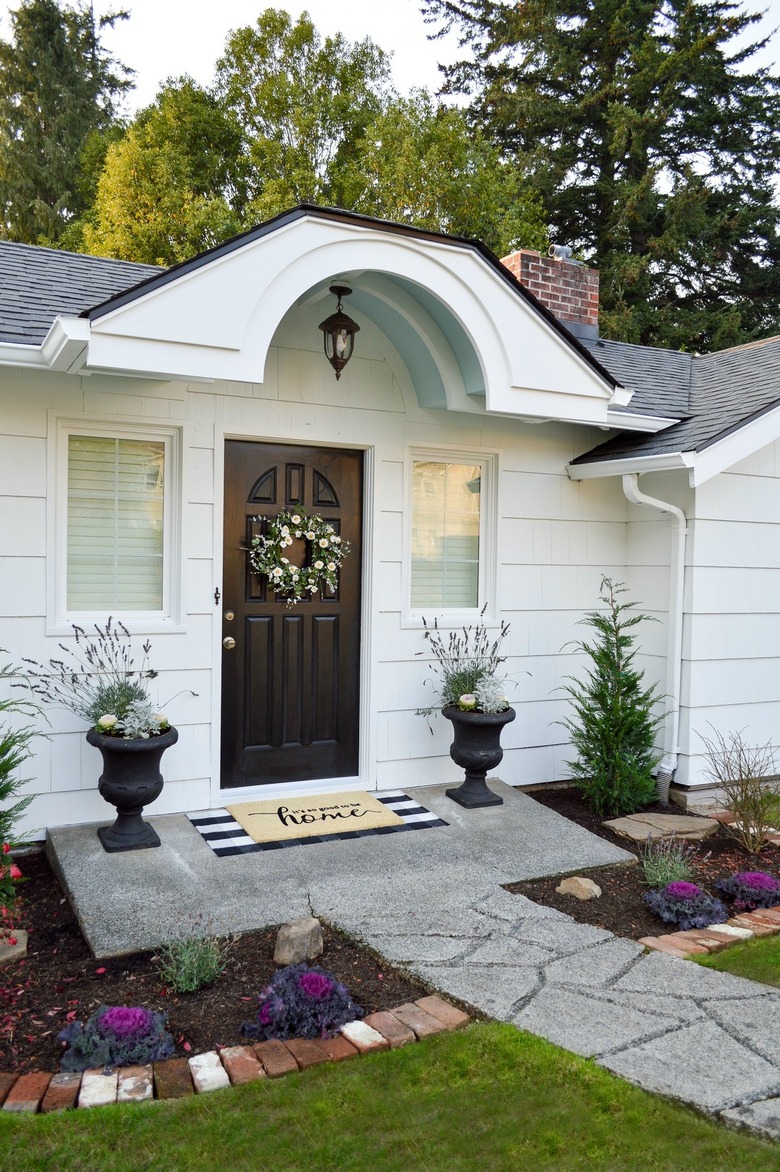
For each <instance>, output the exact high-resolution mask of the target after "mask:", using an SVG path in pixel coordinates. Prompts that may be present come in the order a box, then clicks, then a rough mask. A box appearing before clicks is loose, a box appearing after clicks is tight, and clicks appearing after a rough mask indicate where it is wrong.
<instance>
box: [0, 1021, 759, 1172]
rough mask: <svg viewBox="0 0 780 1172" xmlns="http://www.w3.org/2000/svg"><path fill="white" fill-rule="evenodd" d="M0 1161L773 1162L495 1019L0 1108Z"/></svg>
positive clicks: (139, 1165)
mask: <svg viewBox="0 0 780 1172" xmlns="http://www.w3.org/2000/svg"><path fill="white" fill-rule="evenodd" d="M724 1078H725V1079H727V1078H728V1072H727V1071H724ZM0 1166H1V1167H4V1168H8V1169H13V1170H14V1172H25V1170H26V1169H47V1170H50V1169H56V1172H67V1170H69V1169H77V1170H78V1172H84V1170H92V1169H95V1170H97V1172H102V1170H103V1169H109V1168H110V1169H111V1170H112V1172H124V1170H127V1172H136V1170H139V1169H147V1168H148V1169H151V1168H154V1169H165V1170H166V1172H169V1170H173V1172H175V1170H178V1169H197V1170H198V1172H201V1170H203V1169H207V1168H219V1167H225V1168H228V1167H229V1168H230V1169H231V1170H232V1169H253V1170H254V1169H261V1170H262V1169H269V1170H273V1172H276V1170H278V1169H300V1170H301V1172H303V1170H304V1169H305V1170H306V1172H309V1170H310V1169H333V1170H334V1172H335V1170H337V1169H338V1172H347V1170H349V1169H359V1170H360V1172H363V1170H366V1169H369V1170H370V1172H382V1170H384V1169H399V1170H401V1169H404V1170H406V1169H413V1170H415V1172H416V1170H418V1169H423V1170H429V1169H433V1170H438V1169H441V1170H442V1172H445V1170H446V1172H450V1170H453V1169H456V1170H457V1169H474V1170H475V1172H476V1170H477V1169H479V1170H480V1172H483V1170H486V1169H489V1170H491V1172H492V1170H494V1169H499V1170H500V1169H512V1170H513V1172H514V1170H521V1172H522V1170H525V1169H528V1170H531V1169H533V1170H534V1172H537V1170H544V1169H550V1170H555V1172H576V1170H577V1169H583V1168H587V1169H603V1170H605V1172H620V1170H626V1172H629V1170H630V1172H637V1170H638V1169H642V1172H648V1170H652V1169H658V1170H661V1169H663V1172H669V1170H670V1169H672V1170H675V1172H677V1170H684V1169H691V1170H693V1169H696V1170H697V1172H700V1170H701V1169H702V1168H704V1169H706V1170H707V1172H721V1170H722V1172H733V1170H734V1169H735V1168H739V1170H740V1172H751V1170H753V1169H755V1170H756V1172H758V1170H759V1169H760V1170H761V1172H772V1170H773V1169H774V1170H778V1172H780V1145H778V1146H774V1145H771V1144H768V1143H764V1142H763V1141H761V1140H758V1139H755V1138H753V1137H752V1136H749V1135H745V1134H743V1133H737V1132H732V1131H729V1130H727V1129H726V1128H725V1127H723V1126H720V1125H719V1124H716V1123H713V1122H711V1121H709V1120H708V1119H704V1118H701V1117H699V1116H697V1115H696V1114H694V1113H693V1112H691V1111H688V1110H686V1109H685V1108H684V1107H680V1106H677V1105H675V1104H673V1103H669V1102H667V1101H666V1100H664V1099H660V1098H656V1097H654V1096H652V1095H649V1094H646V1093H645V1092H644V1091H640V1090H638V1089H637V1088H636V1087H633V1086H631V1085H630V1084H629V1083H626V1082H623V1081H621V1080H620V1079H617V1078H614V1077H612V1076H611V1075H609V1074H608V1073H606V1072H605V1071H603V1070H600V1069H599V1068H598V1067H597V1066H595V1065H594V1064H593V1063H591V1062H587V1061H585V1060H584V1059H580V1058H577V1057H575V1056H574V1055H571V1054H567V1053H565V1052H564V1051H562V1050H559V1049H557V1048H556V1047H554V1046H551V1045H550V1044H548V1043H547V1042H544V1041H541V1040H540V1039H538V1038H534V1037H532V1036H531V1035H529V1034H523V1033H521V1032H520V1031H518V1030H516V1029H514V1028H513V1027H511V1026H506V1025H498V1024H495V1023H491V1024H488V1025H480V1024H474V1025H472V1026H470V1027H469V1028H468V1029H466V1030H463V1031H460V1032H458V1033H454V1034H447V1035H440V1036H439V1037H437V1038H433V1039H431V1040H429V1041H426V1042H423V1043H421V1044H419V1045H416V1046H410V1047H408V1048H406V1049H403V1050H396V1051H393V1052H392V1053H388V1054H378V1055H374V1056H372V1057H368V1058H361V1059H357V1060H353V1061H352V1062H347V1063H343V1064H340V1065H337V1066H327V1067H318V1068H316V1069H314V1070H311V1071H308V1072H306V1073H305V1074H301V1075H292V1076H289V1077H287V1078H285V1079H281V1080H279V1081H276V1082H263V1083H255V1084H253V1085H252V1086H248V1087H241V1088H238V1089H235V1090H229V1091H219V1092H216V1093H213V1094H210V1095H203V1096H199V1097H197V1098H192V1099H188V1100H184V1101H178V1102H170V1103H159V1104H154V1105H148V1106H124V1107H104V1108H95V1109H93V1110H91V1111H73V1112H68V1113H65V1114H62V1115H47V1116H30V1117H25V1118H23V1117H19V1116H3V1115H2V1113H0Z"/></svg>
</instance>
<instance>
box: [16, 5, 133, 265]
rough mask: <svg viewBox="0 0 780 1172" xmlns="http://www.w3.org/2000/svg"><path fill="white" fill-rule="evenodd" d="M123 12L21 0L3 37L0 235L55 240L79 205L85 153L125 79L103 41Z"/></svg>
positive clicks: (107, 121) (112, 111)
mask: <svg viewBox="0 0 780 1172" xmlns="http://www.w3.org/2000/svg"><path fill="white" fill-rule="evenodd" d="M125 16H126V14H125V13H118V14H115V15H111V16H107V17H104V18H102V19H101V20H100V21H99V22H98V25H97V28H96V26H95V21H94V17H93V14H92V12H91V9H90V8H88V7H85V6H78V7H72V8H71V7H60V5H59V4H58V3H57V2H56V0H22V3H21V5H20V7H19V8H18V9H17V10H16V11H15V12H13V13H12V14H11V27H12V31H13V40H12V41H11V42H7V41H0V236H2V237H4V238H8V239H13V240H19V241H22V242H24V243H28V244H34V243H40V242H42V243H56V242H57V241H58V240H59V239H60V237H61V235H62V233H63V231H64V229H65V227H66V225H67V224H68V222H69V221H70V220H72V219H73V218H74V217H76V216H78V215H79V214H80V213H81V212H82V211H83V209H84V206H85V194H86V193H85V191H84V188H83V186H82V183H81V161H82V151H83V150H84V148H85V144H86V142H87V140H88V138H89V136H90V135H91V134H92V133H93V132H95V131H98V132H104V131H106V130H107V129H108V128H109V127H110V126H111V125H112V123H114V121H115V119H116V116H117V100H118V99H119V98H120V97H121V95H122V94H123V93H124V92H125V91H126V90H127V89H128V88H129V87H130V85H131V84H132V83H131V81H130V71H129V70H127V69H125V67H124V66H122V65H118V64H117V63H116V62H115V61H113V60H112V59H111V57H110V56H109V55H108V54H107V53H106V51H105V50H104V49H103V47H102V45H101V43H100V33H101V31H102V30H103V29H104V28H105V27H107V26H113V25H114V23H115V22H116V21H117V20H122V19H124V17H125Z"/></svg>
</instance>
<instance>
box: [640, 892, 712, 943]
mask: <svg viewBox="0 0 780 1172" xmlns="http://www.w3.org/2000/svg"><path fill="white" fill-rule="evenodd" d="M642 899H643V900H644V901H645V903H646V904H647V906H648V907H649V908H650V910H651V911H652V912H655V914H656V915H657V916H660V917H661V919H662V920H665V921H666V922H667V923H669V924H677V925H678V926H679V927H680V928H681V929H682V931H685V930H686V929H687V928H706V927H708V926H709V925H710V924H725V922H726V920H727V919H728V918H729V914H728V912H727V911H726V908H725V906H724V904H722V903H721V901H720V900H719V899H715V897H714V896H712V895H708V894H707V892H706V891H702V890H701V888H700V887H697V886H696V884H695V883H686V882H685V881H684V880H679V881H678V882H676V883H667V885H666V887H663V888H661V889H660V890H659V891H646V892H645V893H644V895H643V896H642Z"/></svg>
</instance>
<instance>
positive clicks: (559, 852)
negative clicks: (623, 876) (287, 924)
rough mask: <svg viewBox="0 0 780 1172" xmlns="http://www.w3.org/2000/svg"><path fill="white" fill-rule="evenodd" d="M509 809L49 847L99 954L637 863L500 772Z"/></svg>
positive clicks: (83, 829)
mask: <svg viewBox="0 0 780 1172" xmlns="http://www.w3.org/2000/svg"><path fill="white" fill-rule="evenodd" d="M491 786H492V787H493V788H494V789H495V790H496V791H497V792H500V794H501V796H502V797H503V799H504V805H503V806H494V807H489V808H487V809H483V810H464V809H463V808H462V807H460V806H458V805H457V804H456V803H454V802H452V801H451V800H450V799H449V798H448V797H447V796H446V794H445V789H446V788H447V787H446V786H435V787H430V788H428V787H426V788H423V789H415V790H413V791H412V792H413V794H414V796H415V798H417V799H418V800H419V801H420V802H421V803H422V804H423V805H424V806H426V807H427V808H428V809H430V810H433V811H434V812H435V813H436V814H438V815H439V816H440V817H441V818H443V819H444V820H445V821H446V822H448V823H449V825H448V826H446V827H440V828H436V829H431V830H424V831H419V832H416V833H411V834H394V835H384V836H383V835H376V836H373V837H368V838H361V839H352V840H350V841H346V842H330V843H322V844H310V845H305V846H297V847H290V848H288V849H284V850H276V851H263V852H257V853H255V854H247V855H235V856H231V857H228V858H217V856H216V855H214V854H213V852H212V851H211V849H210V848H209V847H208V846H207V845H206V843H205V842H204V841H203V839H202V838H201V836H200V835H199V834H198V832H197V831H196V830H195V828H194V827H193V826H192V824H191V823H190V821H189V819H188V818H186V817H185V816H184V815H183V814H174V815H168V816H164V817H159V818H154V817H152V818H150V819H149V821H150V822H151V823H152V825H153V826H154V828H155V830H156V831H157V833H158V834H159V835H160V839H161V843H162V845H161V846H160V847H158V848H156V849H153V850H142V851H133V852H128V853H126V854H107V853H106V852H105V851H104V850H103V848H102V846H101V844H100V842H99V840H98V838H97V834H96V825H94V824H91V825H87V826H76V827H59V828H54V829H52V830H50V831H49V834H48V838H47V853H48V855H49V859H50V861H51V863H52V866H53V867H54V869H55V871H56V872H57V874H58V876H59V878H60V881H61V882H62V885H63V887H64V888H65V891H66V892H67V894H68V898H69V899H70V901H71V903H72V905H73V908H74V911H75V913H76V915H77V917H78V920H79V923H80V925H81V928H82V931H83V933H84V936H85V938H86V940H87V942H88V944H89V946H90V948H91V949H92V951H93V953H94V954H95V956H96V957H107V956H121V955H122V954H125V953H129V952H136V951H139V950H143V949H149V948H154V947H156V946H157V945H159V944H160V943H162V942H163V941H164V940H166V939H170V938H171V937H172V936H174V935H175V934H181V933H192V934H197V935H204V934H214V935H222V934H227V933H231V932H245V931H249V930H252V929H256V928H263V927H266V926H267V925H270V924H278V923H281V922H284V921H287V920H293V919H298V918H300V917H301V916H306V915H311V914H314V915H319V916H324V917H325V918H328V919H331V920H333V921H336V922H339V923H342V924H349V923H350V922H355V921H359V920H361V919H363V918H365V917H367V916H376V915H377V914H379V915H386V916H387V917H388V921H389V920H391V919H392V920H394V921H395V923H396V929H397V927H398V923H399V921H400V922H402V923H404V924H405V925H406V926H408V928H409V929H410V930H412V931H413V930H414V928H413V925H414V924H415V921H416V920H417V919H418V918H419V917H425V918H428V919H429V918H430V916H431V914H434V915H437V914H442V913H443V912H444V911H445V909H453V910H454V909H464V910H465V908H466V907H468V906H469V905H473V903H474V901H475V898H478V897H479V896H480V895H481V894H483V895H484V896H485V897H490V896H492V895H494V894H496V895H497V894H498V892H499V889H500V885H501V884H503V883H510V882H513V881H516V880H520V879H532V878H539V877H541V876H545V875H557V874H560V873H562V872H567V871H573V870H576V869H585V868H588V867H595V866H605V865H608V864H610V863H619V862H626V863H629V862H633V861H634V856H633V855H631V854H629V853H628V852H626V851H623V850H621V849H619V848H618V847H615V846H612V845H611V844H610V843H608V842H606V841H605V840H604V839H600V838H597V837H595V836H594V835H592V834H590V833H589V832H588V831H586V830H583V829H582V828H581V827H579V826H576V825H575V824H574V823H571V822H568V821H567V820H566V819H563V818H561V817H560V816H559V815H558V814H556V813H555V812H554V811H552V810H548V809H546V808H545V807H544V806H542V805H540V804H538V803H537V802H534V801H533V799H532V798H530V797H528V796H527V795H525V794H523V793H520V792H519V791H518V790H515V789H512V788H511V787H510V786H507V785H504V784H503V783H502V782H499V781H496V780H493V781H491Z"/></svg>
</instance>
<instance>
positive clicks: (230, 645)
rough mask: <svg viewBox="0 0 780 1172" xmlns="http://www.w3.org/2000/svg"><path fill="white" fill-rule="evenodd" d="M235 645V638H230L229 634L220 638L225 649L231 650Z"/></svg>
mask: <svg viewBox="0 0 780 1172" xmlns="http://www.w3.org/2000/svg"><path fill="white" fill-rule="evenodd" d="M235 645H236V641H235V639H231V637H230V635H228V636H227V637H226V638H224V639H223V640H222V646H223V647H224V648H225V650H226V651H232V650H233V648H234V647H235Z"/></svg>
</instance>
